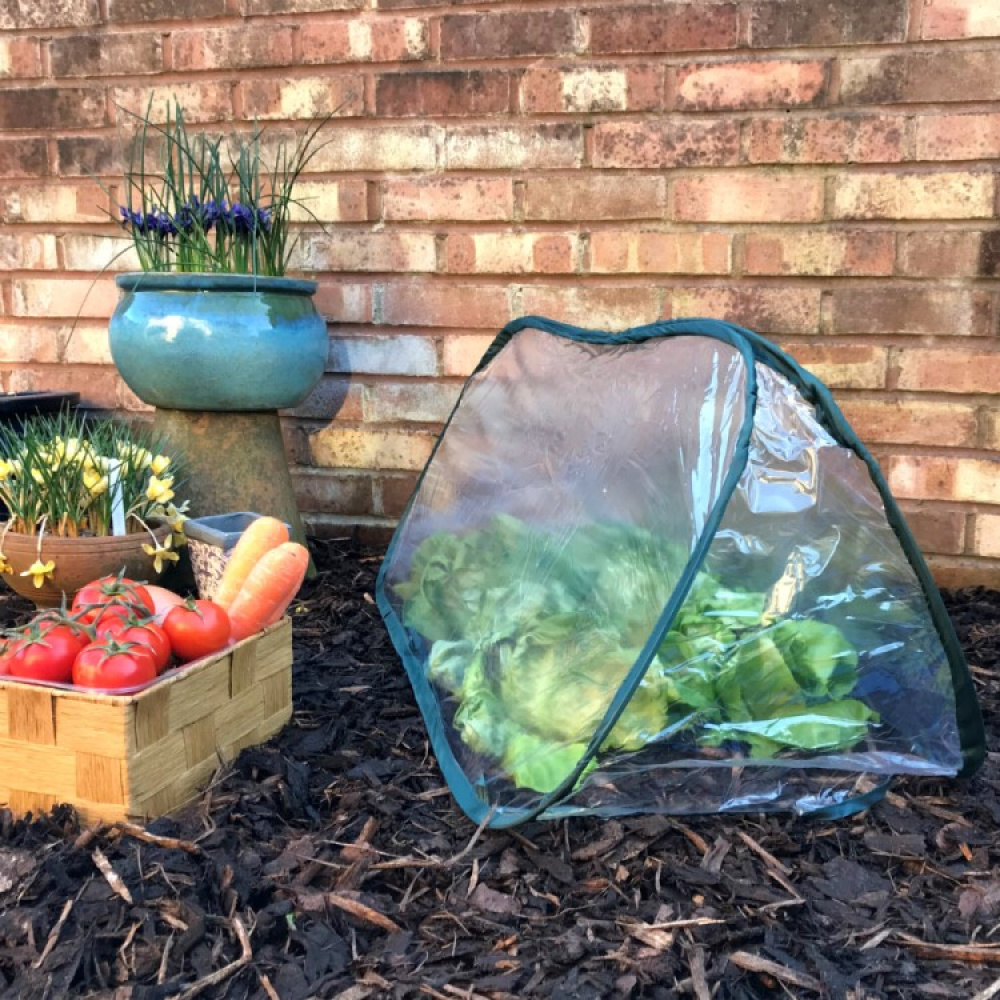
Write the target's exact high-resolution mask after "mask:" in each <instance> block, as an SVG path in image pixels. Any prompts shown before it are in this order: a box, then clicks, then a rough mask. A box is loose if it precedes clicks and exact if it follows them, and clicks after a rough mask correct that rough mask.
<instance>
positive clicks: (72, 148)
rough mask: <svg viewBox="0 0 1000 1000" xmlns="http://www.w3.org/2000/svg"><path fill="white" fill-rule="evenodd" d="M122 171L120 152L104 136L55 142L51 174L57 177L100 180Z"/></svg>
mask: <svg viewBox="0 0 1000 1000" xmlns="http://www.w3.org/2000/svg"><path fill="white" fill-rule="evenodd" d="M121 172H122V157H121V149H120V147H119V144H118V142H117V141H116V140H115V139H111V138H109V137H106V136H70V137H69V138H66V139H59V138H57V139H56V163H55V173H56V174H57V175H58V176H59V177H101V176H106V175H108V174H113V175H114V176H115V177H116V178H117V177H119V176H120V175H121Z"/></svg>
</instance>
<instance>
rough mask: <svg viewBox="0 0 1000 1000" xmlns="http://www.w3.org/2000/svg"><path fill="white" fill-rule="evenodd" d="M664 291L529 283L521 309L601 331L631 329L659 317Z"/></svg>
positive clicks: (638, 286) (634, 287)
mask: <svg viewBox="0 0 1000 1000" xmlns="http://www.w3.org/2000/svg"><path fill="white" fill-rule="evenodd" d="M659 305H660V294H659V291H658V290H657V289H656V288H653V287H650V286H649V285H618V286H606V285H579V284H573V285H525V286H524V289H523V292H522V300H521V312H522V313H524V314H525V315H528V316H548V317H549V318H550V319H555V320H560V321H561V322H563V323H573V324H575V325H576V326H584V327H588V328H590V329H599V330H627V329H629V328H630V327H633V326H641V325H642V324H644V323H651V322H653V321H654V320H655V319H656V318H657V313H658V311H659Z"/></svg>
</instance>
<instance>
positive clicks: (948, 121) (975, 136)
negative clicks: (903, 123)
mask: <svg viewBox="0 0 1000 1000" xmlns="http://www.w3.org/2000/svg"><path fill="white" fill-rule="evenodd" d="M916 130H917V159H918V160H987V159H995V158H998V157H1000V114H965V115H921V116H920V117H919V118H917V120H916Z"/></svg>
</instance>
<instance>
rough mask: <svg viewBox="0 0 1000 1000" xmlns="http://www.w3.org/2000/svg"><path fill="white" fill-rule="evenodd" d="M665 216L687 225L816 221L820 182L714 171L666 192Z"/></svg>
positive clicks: (789, 176)
mask: <svg viewBox="0 0 1000 1000" xmlns="http://www.w3.org/2000/svg"><path fill="white" fill-rule="evenodd" d="M670 209H671V211H670V217H671V218H673V219H683V220H686V221H691V222H816V221H818V220H819V219H821V218H822V217H823V180H822V178H820V177H817V176H815V175H813V174H804V173H803V174H797V173H790V172H787V171H782V172H780V173H768V174H759V173H751V172H746V171H740V172H737V171H717V172H713V173H709V174H700V175H695V176H690V177H682V178H679V179H678V180H676V181H674V182H673V184H672V186H671V192H670Z"/></svg>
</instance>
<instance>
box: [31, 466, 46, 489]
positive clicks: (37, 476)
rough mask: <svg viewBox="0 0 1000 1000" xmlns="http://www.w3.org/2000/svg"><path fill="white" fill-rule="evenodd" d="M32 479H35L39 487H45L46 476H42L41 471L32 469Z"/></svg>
mask: <svg viewBox="0 0 1000 1000" xmlns="http://www.w3.org/2000/svg"><path fill="white" fill-rule="evenodd" d="M31 478H32V479H34V481H35V482H36V483H38V485H39V486H44V485H45V476H43V475H42V470H41V469H36V468H35V467H34V466H32V468H31Z"/></svg>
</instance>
